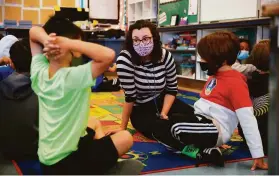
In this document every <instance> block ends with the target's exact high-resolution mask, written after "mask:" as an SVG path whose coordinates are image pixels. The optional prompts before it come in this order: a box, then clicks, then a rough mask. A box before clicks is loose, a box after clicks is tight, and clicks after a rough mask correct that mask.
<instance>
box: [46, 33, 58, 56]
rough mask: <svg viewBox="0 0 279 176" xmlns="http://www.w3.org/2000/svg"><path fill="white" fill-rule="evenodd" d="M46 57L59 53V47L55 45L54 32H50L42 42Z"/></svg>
mask: <svg viewBox="0 0 279 176" xmlns="http://www.w3.org/2000/svg"><path fill="white" fill-rule="evenodd" d="M43 51H44V52H45V53H46V56H47V58H54V57H56V56H57V55H59V54H60V47H59V45H57V37H56V34H54V33H52V34H50V35H49V38H48V39H47V40H46V41H45V42H44V50H43Z"/></svg>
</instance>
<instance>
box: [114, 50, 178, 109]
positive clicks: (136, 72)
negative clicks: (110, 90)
mask: <svg viewBox="0 0 279 176" xmlns="http://www.w3.org/2000/svg"><path fill="white" fill-rule="evenodd" d="M162 52H163V55H162V59H161V60H160V61H159V62H158V63H156V64H153V63H151V62H146V63H143V64H142V65H134V64H133V63H132V62H131V54H130V53H129V52H128V51H126V50H123V51H121V53H120V54H119V56H118V58H117V62H116V65H117V75H118V77H119V80H120V83H121V87H122V88H123V89H124V92H125V100H126V102H135V103H136V105H138V104H143V103H146V102H149V101H151V100H153V99H154V98H156V97H158V96H159V95H160V94H161V93H162V92H163V91H165V93H166V94H171V95H174V96H175V95H176V94H177V79H176V68H175V63H174V59H173V57H172V55H171V53H170V52H168V51H167V50H165V49H163V50H162Z"/></svg>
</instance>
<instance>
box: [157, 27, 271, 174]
mask: <svg viewBox="0 0 279 176" xmlns="http://www.w3.org/2000/svg"><path fill="white" fill-rule="evenodd" d="M197 48H198V52H199V55H200V56H201V58H202V61H203V62H205V63H206V64H207V65H208V67H207V68H208V73H210V75H209V76H210V78H209V79H208V81H207V83H206V84H205V87H204V89H203V91H202V93H201V98H200V99H199V100H198V101H197V102H196V103H195V105H194V109H195V112H194V113H193V114H187V115H186V117H185V115H184V114H181V115H176V117H173V118H170V120H169V121H161V126H160V127H161V128H160V129H157V130H158V131H156V132H155V133H154V134H153V135H154V137H155V138H156V139H157V140H158V141H160V142H161V143H163V144H165V145H167V146H169V147H172V148H175V149H176V150H179V151H182V152H184V151H185V149H187V148H189V147H188V146H189V145H194V147H196V150H192V154H193V151H196V154H195V156H194V157H196V158H197V159H199V158H203V157H204V156H206V153H207V154H208V155H211V156H212V158H211V160H210V161H211V162H214V161H215V162H217V163H218V160H219V158H220V157H218V156H220V155H221V152H220V150H219V149H218V147H219V146H221V145H222V144H225V143H227V142H228V141H229V140H230V138H231V136H232V134H233V132H234V130H235V129H236V127H237V125H238V123H239V122H240V125H241V126H242V129H243V132H244V136H245V137H246V140H247V144H248V146H249V149H250V153H251V155H252V157H253V158H254V164H253V166H252V168H251V169H252V170H255V169H256V168H260V169H267V168H268V165H267V164H266V163H265V162H264V159H263V157H264V152H263V146H262V140H261V136H260V133H259V129H258V125H257V120H256V118H255V116H254V114H253V104H252V102H251V99H250V96H249V91H248V86H247V83H246V78H245V76H244V75H242V74H241V73H239V72H238V71H235V70H233V69H232V68H231V65H232V64H234V63H235V60H236V58H237V54H238V52H239V40H238V38H237V37H236V36H235V35H234V34H233V33H230V32H215V33H213V34H210V35H208V36H206V37H204V38H202V39H201V40H200V42H199V44H198V47H197ZM236 90H237V91H236ZM167 137H168V138H167ZM187 152H188V153H190V152H191V151H189V150H188V151H186V153H187ZM219 161H220V162H221V161H222V160H219ZM220 162H219V163H218V165H220V166H222V165H223V164H222V163H220Z"/></svg>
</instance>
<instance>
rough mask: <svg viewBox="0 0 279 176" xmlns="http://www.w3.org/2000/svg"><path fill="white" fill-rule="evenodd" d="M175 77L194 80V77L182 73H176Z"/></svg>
mask: <svg viewBox="0 0 279 176" xmlns="http://www.w3.org/2000/svg"><path fill="white" fill-rule="evenodd" d="M176 77H177V78H186V79H193V80H195V78H191V77H189V76H184V75H176Z"/></svg>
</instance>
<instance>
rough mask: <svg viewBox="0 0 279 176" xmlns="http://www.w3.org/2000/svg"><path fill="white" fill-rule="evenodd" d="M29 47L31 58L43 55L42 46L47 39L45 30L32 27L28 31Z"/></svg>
mask: <svg viewBox="0 0 279 176" xmlns="http://www.w3.org/2000/svg"><path fill="white" fill-rule="evenodd" d="M29 36H30V47H31V52H32V56H35V55H37V54H42V53H43V47H42V46H43V44H44V43H45V42H46V41H47V40H48V39H49V36H48V35H47V33H46V32H45V30H44V29H43V28H41V27H38V26H34V27H32V28H31V29H30V31H29Z"/></svg>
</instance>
